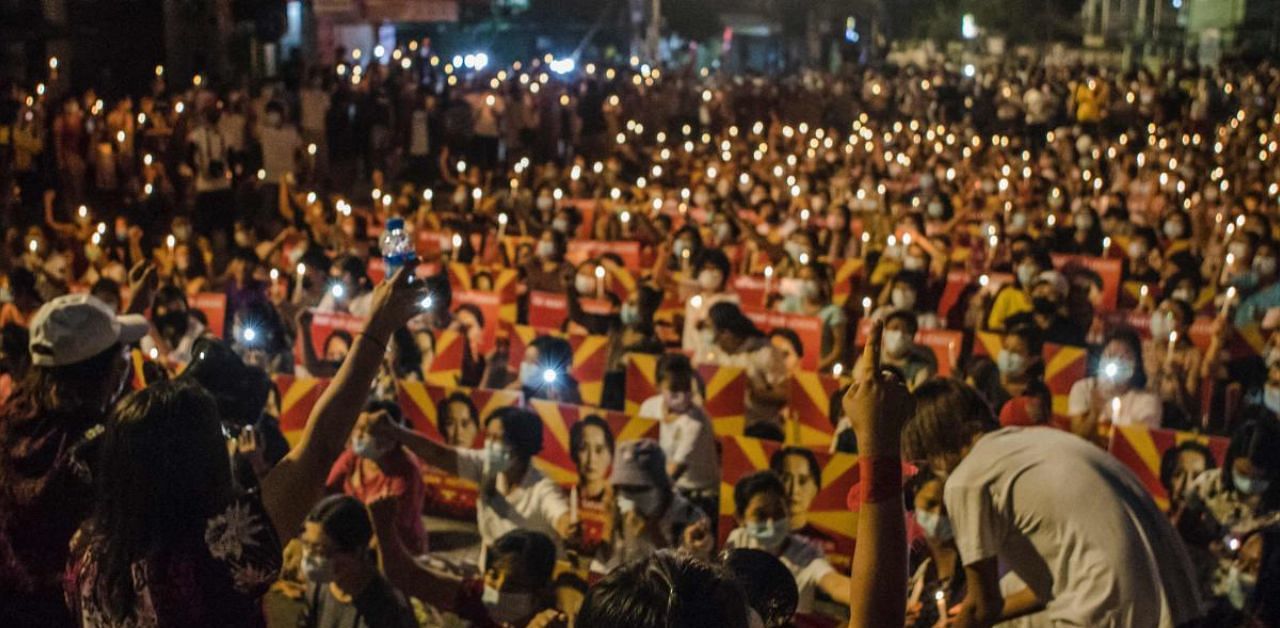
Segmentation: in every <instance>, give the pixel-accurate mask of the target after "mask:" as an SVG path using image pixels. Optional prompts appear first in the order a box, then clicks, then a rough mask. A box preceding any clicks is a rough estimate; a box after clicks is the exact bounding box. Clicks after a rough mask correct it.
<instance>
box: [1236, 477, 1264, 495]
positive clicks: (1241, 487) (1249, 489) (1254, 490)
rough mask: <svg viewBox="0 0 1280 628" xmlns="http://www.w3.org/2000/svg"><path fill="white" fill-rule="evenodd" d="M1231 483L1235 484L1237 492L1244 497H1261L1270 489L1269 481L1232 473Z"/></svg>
mask: <svg viewBox="0 0 1280 628" xmlns="http://www.w3.org/2000/svg"><path fill="white" fill-rule="evenodd" d="M1231 482H1232V484H1235V486H1236V490H1237V491H1239V492H1241V493H1244V494H1245V495H1261V494H1263V493H1265V492H1267V489H1269V488H1271V480H1260V479H1258V478H1250V477H1245V476H1243V475H1238V474H1234V473H1233V474H1232V475H1231Z"/></svg>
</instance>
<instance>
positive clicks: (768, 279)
mask: <svg viewBox="0 0 1280 628" xmlns="http://www.w3.org/2000/svg"><path fill="white" fill-rule="evenodd" d="M772 290H773V266H765V267H764V301H765V303H768V302H769V292H771V291H772Z"/></svg>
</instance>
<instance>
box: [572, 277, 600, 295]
mask: <svg viewBox="0 0 1280 628" xmlns="http://www.w3.org/2000/svg"><path fill="white" fill-rule="evenodd" d="M573 289H574V290H577V291H578V294H580V295H582V296H584V297H589V296H591V295H593V294H595V292H596V279H595V277H588V276H586V275H574V277H573Z"/></svg>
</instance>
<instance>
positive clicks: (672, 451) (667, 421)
mask: <svg viewBox="0 0 1280 628" xmlns="http://www.w3.org/2000/svg"><path fill="white" fill-rule="evenodd" d="M658 445H659V446H661V447H662V453H663V454H665V455H666V457H667V464H669V465H670V464H684V465H685V472H684V475H681V476H680V479H679V480H676V488H678V489H683V490H686V491H708V490H713V489H715V488H716V487H718V486H720V469H719V468H718V467H719V465H717V464H716V436H715V433H714V431H713V430H712V429H711V420H710V419H708V418H707V415H706V414H705V413H704V412H703V411H702V410H701V409H699V408H691V409H690V410H689V412H687V413H684V414H677V415H671V416H668V417H666V418H664V419H662V423H661V425H660V427H659V429H658Z"/></svg>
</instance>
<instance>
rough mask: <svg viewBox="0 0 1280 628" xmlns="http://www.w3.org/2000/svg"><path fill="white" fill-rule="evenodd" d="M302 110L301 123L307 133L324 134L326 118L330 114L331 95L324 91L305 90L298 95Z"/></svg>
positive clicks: (308, 88)
mask: <svg viewBox="0 0 1280 628" xmlns="http://www.w3.org/2000/svg"><path fill="white" fill-rule="evenodd" d="M298 102H299V105H300V108H301V110H302V115H301V116H299V121H300V122H301V123H302V128H303V130H305V131H314V132H323V131H324V117H325V115H326V114H328V113H329V93H328V92H326V91H324V90H322V89H314V88H310V87H307V88H303V90H302V91H301V92H299V93H298Z"/></svg>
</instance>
